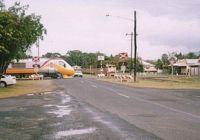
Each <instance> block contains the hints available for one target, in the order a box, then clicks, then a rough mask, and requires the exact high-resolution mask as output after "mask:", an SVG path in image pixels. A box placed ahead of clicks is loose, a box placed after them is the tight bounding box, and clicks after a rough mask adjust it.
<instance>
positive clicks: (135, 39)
mask: <svg viewBox="0 0 200 140" xmlns="http://www.w3.org/2000/svg"><path fill="white" fill-rule="evenodd" d="M136 27H137V26H136V11H134V48H135V51H134V82H136V76H137V66H136V65H137V30H136Z"/></svg>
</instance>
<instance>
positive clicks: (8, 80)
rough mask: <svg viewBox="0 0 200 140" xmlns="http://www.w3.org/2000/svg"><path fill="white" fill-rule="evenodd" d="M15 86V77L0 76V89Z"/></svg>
mask: <svg viewBox="0 0 200 140" xmlns="http://www.w3.org/2000/svg"><path fill="white" fill-rule="evenodd" d="M14 84H16V77H15V76H11V75H0V88H1V87H6V86H8V85H14Z"/></svg>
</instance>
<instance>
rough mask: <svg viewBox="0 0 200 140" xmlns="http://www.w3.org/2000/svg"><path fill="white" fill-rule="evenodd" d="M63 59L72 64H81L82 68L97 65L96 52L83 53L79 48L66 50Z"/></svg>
mask: <svg viewBox="0 0 200 140" xmlns="http://www.w3.org/2000/svg"><path fill="white" fill-rule="evenodd" d="M64 59H65V60H66V61H67V62H68V63H69V64H71V65H72V66H75V65H77V66H81V67H82V68H89V67H90V66H92V67H93V68H95V67H97V54H96V53H83V52H81V51H79V50H72V51H68V52H67V54H66V55H65V56H64Z"/></svg>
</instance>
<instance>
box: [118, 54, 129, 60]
mask: <svg viewBox="0 0 200 140" xmlns="http://www.w3.org/2000/svg"><path fill="white" fill-rule="evenodd" d="M119 59H120V61H126V60H127V59H128V53H126V52H122V53H119Z"/></svg>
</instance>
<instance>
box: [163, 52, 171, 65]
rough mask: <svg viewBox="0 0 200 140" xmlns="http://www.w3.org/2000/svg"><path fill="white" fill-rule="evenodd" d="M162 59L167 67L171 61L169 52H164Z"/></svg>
mask: <svg viewBox="0 0 200 140" xmlns="http://www.w3.org/2000/svg"><path fill="white" fill-rule="evenodd" d="M161 60H162V62H163V67H167V66H168V65H169V64H170V63H169V57H168V55H167V54H165V53H164V54H162V57H161Z"/></svg>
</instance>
